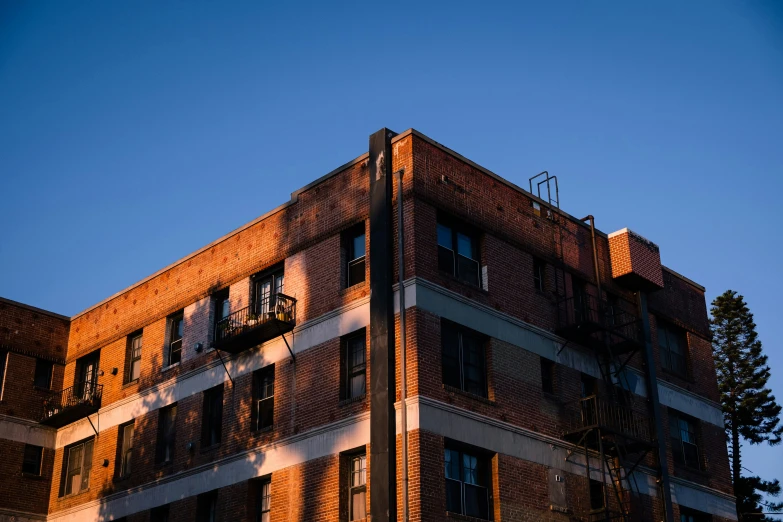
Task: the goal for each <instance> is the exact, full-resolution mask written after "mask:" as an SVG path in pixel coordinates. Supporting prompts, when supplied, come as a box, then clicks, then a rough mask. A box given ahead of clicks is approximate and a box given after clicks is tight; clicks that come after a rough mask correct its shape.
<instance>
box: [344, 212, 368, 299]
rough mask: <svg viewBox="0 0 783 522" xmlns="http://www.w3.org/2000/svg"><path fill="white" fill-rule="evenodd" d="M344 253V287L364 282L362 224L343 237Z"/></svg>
mask: <svg viewBox="0 0 783 522" xmlns="http://www.w3.org/2000/svg"><path fill="white" fill-rule="evenodd" d="M343 245H344V246H343V248H344V249H345V253H346V264H345V267H346V268H345V270H346V272H345V277H346V279H345V281H346V287H348V286H353V285H356V284H359V283H363V282H364V259H365V238H364V223H360V224H358V225H356V226H355V227H353V228H351V229H349V230H348V231H347V232H346V233H345V234H344V235H343Z"/></svg>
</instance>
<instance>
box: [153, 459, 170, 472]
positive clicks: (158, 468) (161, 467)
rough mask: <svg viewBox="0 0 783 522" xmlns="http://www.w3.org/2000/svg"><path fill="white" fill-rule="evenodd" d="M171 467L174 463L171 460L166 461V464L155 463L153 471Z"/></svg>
mask: <svg viewBox="0 0 783 522" xmlns="http://www.w3.org/2000/svg"><path fill="white" fill-rule="evenodd" d="M172 466H174V461H173V460H167V461H166V462H156V463H155V469H156V470H163V469H167V468H171V467H172Z"/></svg>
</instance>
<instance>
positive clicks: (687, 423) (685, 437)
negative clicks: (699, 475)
mask: <svg viewBox="0 0 783 522" xmlns="http://www.w3.org/2000/svg"><path fill="white" fill-rule="evenodd" d="M669 437H671V444H672V458H673V459H674V462H676V463H677V464H682V465H684V466H687V467H689V468H693V469H701V463H700V461H699V445H698V436H697V433H696V421H695V420H694V419H692V418H690V417H688V416H686V415H683V414H682V413H679V412H675V411H672V410H669Z"/></svg>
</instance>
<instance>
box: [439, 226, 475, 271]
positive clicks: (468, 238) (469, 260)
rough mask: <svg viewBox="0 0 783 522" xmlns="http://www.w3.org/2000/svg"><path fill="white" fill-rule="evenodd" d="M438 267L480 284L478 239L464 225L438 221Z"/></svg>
mask: <svg viewBox="0 0 783 522" xmlns="http://www.w3.org/2000/svg"><path fill="white" fill-rule="evenodd" d="M438 269H440V270H441V271H442V272H446V273H448V274H450V275H453V276H454V277H457V278H458V279H461V280H462V281H464V282H466V283H468V284H471V285H474V286H481V282H480V278H479V256H478V241H477V240H476V237H475V235H474V234H473V233H471V232H469V231H468V230H467V228H466V227H464V226H459V225H453V224H446V223H442V222H440V221H439V222H438Z"/></svg>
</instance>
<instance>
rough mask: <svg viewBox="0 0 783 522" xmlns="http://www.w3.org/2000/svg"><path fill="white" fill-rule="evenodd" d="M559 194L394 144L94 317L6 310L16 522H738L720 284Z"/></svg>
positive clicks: (3, 399)
mask: <svg viewBox="0 0 783 522" xmlns="http://www.w3.org/2000/svg"><path fill="white" fill-rule="evenodd" d="M389 158H391V159H390V161H389ZM400 172H402V175H401V176H400ZM400 179H401V181H400ZM398 183H401V184H402V190H401V193H400V190H399V185H398ZM556 183H557V180H556V179H555V178H553V177H551V176H549V175H548V174H546V173H543V174H542V175H539V176H537V177H534V179H531V182H530V186H529V189H528V190H525V189H522V188H520V187H518V186H516V185H514V184H512V183H510V182H508V181H506V180H504V179H502V178H500V177H499V176H497V175H495V174H493V173H491V172H489V171H487V170H486V169H484V168H482V167H480V166H478V165H476V164H475V163H473V162H471V161H469V160H467V159H466V158H464V157H462V156H460V155H459V154H457V153H456V152H454V151H452V150H450V149H448V148H446V147H444V146H442V145H440V144H438V143H436V142H434V141H433V140H431V139H430V138H428V137H426V136H424V135H422V134H421V133H419V132H416V131H414V130H408V131H406V132H403V133H401V134H394V133H391V132H389V131H388V130H386V129H382V130H381V131H379V132H378V133H376V134H373V135H372V136H371V137H370V147H369V152H368V153H365V154H363V155H361V156H359V157H358V158H356V159H355V160H353V161H351V162H349V163H347V164H345V165H343V166H342V167H340V168H338V169H336V170H334V171H332V172H330V173H329V174H327V175H325V176H323V177H321V178H319V179H317V180H316V181H314V182H313V183H311V184H310V185H308V186H306V187H304V188H303V189H301V190H298V191H297V192H295V193H294V194H293V195H292V197H291V200H290V201H289V202H287V203H285V204H283V205H281V206H280V207H278V208H276V209H274V210H271V211H270V212H268V213H266V214H264V215H263V216H261V217H259V218H258V219H256V220H254V221H253V222H251V223H248V224H246V225H244V226H242V227H241V228H239V229H237V230H235V231H233V232H231V233H229V234H227V235H226V236H224V237H222V238H220V239H218V240H217V241H215V242H213V243H212V244H210V245H207V246H206V247H204V248H202V249H200V250H198V251H197V252H194V253H193V254H190V255H188V256H187V257H185V258H183V259H181V260H179V261H177V262H176V263H174V264H172V265H170V266H168V267H166V268H164V269H162V270H160V271H159V272H157V273H155V274H153V275H151V276H150V277H148V278H146V279H144V280H142V281H140V282H138V283H136V284H134V285H133V286H131V287H129V288H126V289H125V290H122V291H120V292H118V293H117V294H115V295H113V296H111V297H109V298H107V299H105V300H103V301H101V302H100V303H97V304H95V305H94V306H92V307H90V308H89V309H87V310H85V311H84V312H82V313H79V314H77V315H75V316H73V317H65V316H61V315H58V314H54V313H51V312H47V311H44V310H40V309H37V308H34V307H31V306H27V305H23V304H20V303H16V302H13V301H9V300H5V299H2V300H0V377H1V378H2V381H0V382H1V385H2V387H1V388H0V456H1V457H2V462H3V466H0V521H3V522H5V521H11V520H13V521H16V522H18V521H27V520H50V521H57V522H66V521H68V522H69V521H97V520H123V521H127V522H147V521H149V522H160V521H168V522H178V521H204V522H207V521H214V520H218V521H221V522H226V521H234V520H243V521H245V520H246V521H265V522H266V521H273V522H282V521H292V522H294V521H302V522H304V521H307V522H311V521H335V522H336V521H352V520H364V519H366V520H372V521H374V522H385V521H387V520H403V512H405V511H407V513H408V519H409V520H410V521H442V520H461V521H474V520H495V521H528V520H529V521H538V520H543V521H552V522H559V521H563V522H566V521H576V520H580V521H598V520H642V521H651V522H652V521H662V520H667V521H668V522H674V521H685V522H697V521H706V520H711V521H714V522H719V521H726V520H736V519H737V516H736V512H735V507H734V499H733V497H732V494H731V492H732V487H731V481H730V474H729V463H728V458H727V451H726V445H725V440H724V433H723V422H722V413H721V409H720V406H719V404H718V403H717V400H718V390H717V385H716V377H715V371H714V368H713V363H712V356H711V347H710V342H709V340H708V338H709V330H708V321H707V311H706V304H705V298H704V288H703V287H701V286H699V285H698V284H696V283H694V282H693V281H691V280H690V279H687V278H686V277H683V276H682V275H679V274H678V273H676V272H674V271H673V270H671V269H669V268H666V267H663V266H661V264H660V254H659V251H658V247H657V246H656V245H655V244H654V243H651V242H650V241H648V240H646V239H644V238H642V237H641V236H638V235H637V234H634V233H633V232H630V231H628V230H627V229H624V230H621V231H619V232H615V233H613V234H609V235H607V234H604V233H602V232H600V231H598V230H596V229H595V228H594V227H593V226H592V219H588V218H585V220H579V219H576V218H574V217H572V216H570V215H568V214H566V213H565V212H563V211H561V210H560V209H559V204H558V200H557V192H558V191H557V187H556ZM400 198H401V199H402V208H401V211H400V205H399V204H398V202H399V201H400ZM590 218H591V217H590ZM400 219H401V220H402V221H401V222H402V234H400V233H399V232H400V227H399V225H398V223H399V221H398V220H400ZM401 246H402V248H400V247H401ZM401 251H402V252H401ZM401 254H402V255H401ZM400 258H402V259H403V263H402V264H403V265H404V270H403V274H402V277H400V273H399V265H400V262H399V259H400ZM400 281H402V283H401V284H400ZM400 288H402V289H403V292H402V295H400ZM401 298H402V299H401ZM401 300H404V302H401ZM400 310H404V311H405V313H404V314H403V315H402V316H401V315H400V313H399V312H400ZM401 322H402V324H403V328H402V329H403V330H404V335H403V336H401V335H400V330H401V326H400V324H401ZM403 346H404V350H403V348H402V347H403ZM403 356H404V360H405V364H404V366H405V372H404V373H403V372H402V371H401V369H402V363H401V361H402V360H403ZM403 379H404V382H405V383H406V386H405V390H404V393H403V389H402V386H401V382H403ZM392 391H394V393H392ZM403 399H404V400H403ZM403 403H404V404H405V408H403V407H402V405H403ZM403 433H407V439H405V442H406V444H405V447H404V448H403V437H402V434H403ZM403 454H407V459H403ZM405 463H407V465H404V464H405ZM395 484H396V488H395V487H394V485H395ZM404 484H407V488H404ZM390 485H391V486H392V487H390ZM404 491H407V497H406V495H405V493H404Z"/></svg>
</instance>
